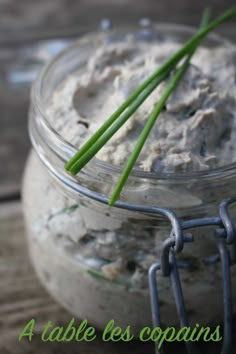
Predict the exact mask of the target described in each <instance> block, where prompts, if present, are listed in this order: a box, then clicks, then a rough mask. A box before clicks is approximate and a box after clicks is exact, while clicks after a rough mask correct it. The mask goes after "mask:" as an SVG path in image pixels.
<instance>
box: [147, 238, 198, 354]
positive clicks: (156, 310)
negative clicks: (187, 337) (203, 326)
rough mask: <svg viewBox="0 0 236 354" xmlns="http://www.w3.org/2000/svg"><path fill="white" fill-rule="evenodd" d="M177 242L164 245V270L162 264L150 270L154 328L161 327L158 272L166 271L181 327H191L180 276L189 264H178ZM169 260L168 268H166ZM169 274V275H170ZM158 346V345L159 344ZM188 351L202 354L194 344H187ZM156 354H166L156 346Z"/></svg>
mask: <svg viewBox="0 0 236 354" xmlns="http://www.w3.org/2000/svg"><path fill="white" fill-rule="evenodd" d="M184 240H185V242H191V241H192V237H191V236H190V235H185V236H184ZM174 245H175V241H174V239H173V237H170V238H169V239H168V240H166V242H165V243H164V247H163V255H162V264H163V265H164V269H162V267H161V265H160V263H156V264H153V265H152V266H151V267H150V269H149V288H150V297H151V309H152V318H153V325H154V327H161V319H160V306H159V298H158V286H157V270H160V269H161V270H162V271H163V270H164V272H165V273H166V276H169V277H170V283H171V287H172V290H173V294H174V299H175V303H176V310H177V314H178V317H179V319H180V326H181V327H189V322H188V317H187V312H186V308H185V302H184V296H183V290H182V285H181V280H180V276H179V269H178V268H186V266H188V264H186V263H185V262H179V263H178V264H177V261H176V257H175V250H174ZM167 259H168V267H166V264H167ZM168 273H169V274H168ZM157 344H158V343H157ZM186 349H187V352H188V354H200V352H199V351H198V349H197V348H196V346H195V344H194V343H192V342H186ZM156 354H164V351H163V349H161V348H160V349H158V345H156Z"/></svg>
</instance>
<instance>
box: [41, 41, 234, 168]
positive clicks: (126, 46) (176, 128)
mask: <svg viewBox="0 0 236 354" xmlns="http://www.w3.org/2000/svg"><path fill="white" fill-rule="evenodd" d="M180 47H181V43H178V42H176V41H173V39H171V38H169V37H168V36H167V37H166V38H165V37H164V36H160V38H159V40H158V39H156V40H155V41H154V42H148V41H147V42H145V41H143V42H140V41H139V42H137V41H135V36H131V35H127V36H126V37H125V39H123V41H122V42H119V41H118V42H116V43H107V42H106V41H104V42H102V43H99V45H98V46H97V47H96V46H95V48H94V52H93V54H92V55H91V56H90V57H89V59H88V62H87V63H86V66H85V67H83V68H81V69H80V70H78V71H77V72H74V73H73V75H69V76H68V77H67V78H66V79H65V80H64V81H63V83H61V84H60V85H59V87H58V89H57V90H56V91H55V93H54V95H53V97H52V99H51V101H50V102H49V104H48V108H47V117H48V120H49V122H50V124H51V126H52V127H53V128H54V129H55V130H56V131H57V132H58V133H59V134H60V135H61V136H62V137H63V138H64V139H65V140H67V141H69V142H71V143H72V144H73V145H74V146H75V147H76V148H79V147H80V146H81V144H83V142H85V141H86V140H87V139H88V138H89V137H90V136H91V135H92V133H94V132H95V131H96V130H97V129H98V128H99V127H100V126H101V124H102V123H103V122H104V121H105V120H106V119H107V118H108V117H109V116H110V115H111V114H112V113H113V112H114V111H115V110H116V109H117V108H118V107H119V106H120V105H121V104H122V103H123V102H124V101H125V100H126V99H127V98H128V96H129V95H130V94H131V93H132V92H133V91H134V89H135V88H136V87H137V86H138V85H139V84H141V83H142V82H143V81H144V80H145V79H146V78H147V77H148V76H149V75H150V74H152V73H153V72H154V71H155V70H156V69H157V68H158V67H160V65H161V64H163V63H164V62H165V61H166V60H167V59H168V58H169V57H170V56H171V55H172V54H174V53H175V52H176V51H177V50H178V49H179V48H180ZM235 61H236V52H235V50H233V49H232V48H231V47H224V46H218V47H216V48H209V49H208V48H207V47H203V46H201V47H200V48H199V49H198V50H197V52H196V54H195V55H194V57H193V59H192V64H191V65H190V68H188V70H187V72H186V74H185V76H184V78H183V79H182V80H181V82H180V83H179V85H178V88H177V89H176V91H175V92H174V93H173V94H172V95H171V97H170V99H169V101H168V103H167V104H166V107H165V109H164V111H163V112H162V113H161V114H160V117H159V119H158V121H157V122H156V124H155V126H154V128H153V131H152V133H151V135H150V136H149V138H148V140H147V142H146V143H145V145H144V148H143V150H142V153H141V155H140V158H139V160H138V163H137V166H136V168H137V169H141V170H143V171H147V172H150V171H151V172H186V171H188V172H189V171H190V172H192V171H201V170H207V169H211V168H214V167H218V166H221V165H225V164H227V163H230V162H233V161H235V159H236V158H235V148H234V141H235V138H236V119H235V115H236V81H235V79H236V66H235ZM169 80H170V78H167V79H166V80H165V81H164V82H163V83H162V84H161V85H160V86H159V87H158V88H157V89H156V90H154V92H153V93H152V94H151V95H150V96H149V97H148V99H147V100H146V101H145V102H144V103H143V104H142V105H141V107H140V108H139V109H138V111H137V112H135V113H134V115H133V116H132V117H131V118H130V119H129V120H128V122H126V124H125V125H124V126H123V127H122V128H121V129H120V130H119V131H118V132H117V133H116V134H115V135H114V137H112V139H111V140H110V142H108V143H107V144H106V145H105V146H104V147H103V148H102V150H101V151H100V152H99V153H98V155H97V157H98V158H99V159H101V160H103V161H105V162H108V163H111V164H114V165H123V164H124V163H125V162H126V160H127V157H128V156H129V155H130V154H131V152H132V150H133V148H134V144H135V142H136V141H137V138H138V136H139V135H140V133H141V131H142V129H143V127H144V125H145V123H146V121H147V119H148V117H149V116H150V114H151V112H152V110H153V108H154V106H155V105H156V103H157V102H158V101H159V100H160V98H161V94H162V93H163V89H164V87H165V86H166V84H167V82H168V81H169Z"/></svg>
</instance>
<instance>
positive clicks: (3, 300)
mask: <svg viewBox="0 0 236 354" xmlns="http://www.w3.org/2000/svg"><path fill="white" fill-rule="evenodd" d="M0 255H1V257H0V285H1V288H0V289H1V291H0V353H1V354H31V353H32V354H42V353H44V354H65V353H70V354H78V353H83V354H108V353H110V354H121V353H124V352H127V353H136V354H147V353H148V354H154V351H153V344H152V343H142V342H140V341H132V342H130V343H111V342H108V343H104V342H102V341H101V339H100V337H101V334H100V333H99V332H98V339H97V340H96V341H95V342H91V343H86V342H81V343H75V342H71V343H43V342H41V340H40V333H41V331H42V329H43V326H44V325H45V324H46V323H47V322H48V321H49V320H50V321H52V323H54V324H55V325H63V326H64V327H65V326H66V325H67V324H68V322H69V321H70V320H71V318H72V315H70V314H69V313H67V312H66V311H65V310H64V309H62V308H61V307H60V306H59V305H58V304H57V303H56V302H55V301H54V300H53V299H52V298H51V297H50V296H49V295H48V294H47V293H46V291H45V290H44V289H43V287H42V286H41V285H40V283H39V281H38V279H37V277H36V275H35V273H34V269H33V267H32V266H31V263H30V260H29V256H28V251H27V244H26V238H25V234H24V226H23V219H22V213H21V205H20V203H15V202H12V203H5V204H4V203H2V204H0ZM32 318H34V319H35V320H36V327H35V328H36V331H35V335H34V337H33V340H32V342H31V343H29V342H28V341H27V340H23V341H22V342H19V341H18V336H19V333H20V332H21V330H22V329H23V327H24V325H25V324H26V323H27V322H28V321H29V320H31V319H32ZM77 323H79V320H78V321H77ZM234 348H236V338H235V343H234ZM173 352H174V353H175V354H184V350H183V348H182V347H181V346H179V345H178V346H176V345H173V344H172V346H170V347H168V350H167V354H173ZM201 353H202V354H216V353H217V354H218V353H219V346H218V345H215V346H214V345H213V346H212V345H211V344H207V345H206V346H204V347H201Z"/></svg>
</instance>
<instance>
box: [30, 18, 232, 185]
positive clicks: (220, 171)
mask: <svg viewBox="0 0 236 354" xmlns="http://www.w3.org/2000/svg"><path fill="white" fill-rule="evenodd" d="M152 25H153V24H152ZM154 26H155V30H158V29H159V30H162V31H163V30H165V29H170V30H177V31H179V32H185V33H186V34H187V33H188V34H191V33H196V31H197V29H196V28H194V27H191V26H186V25H179V24H169V23H158V24H154ZM136 27H137V26H136ZM134 28H135V27H134V26H126V27H122V31H124V30H125V31H128V30H129V29H132V30H133V29H134ZM152 28H154V27H152ZM118 30H120V28H119V27H116V28H115V29H114V30H109V33H111V32H112V31H113V32H117V31H118ZM101 33H102V31H101ZM96 35H97V33H95V32H92V33H88V34H87V35H85V36H82V37H81V38H80V39H78V40H77V41H76V42H75V43H73V44H72V45H69V47H67V48H66V49H64V50H63V51H62V52H61V53H59V54H58V55H57V56H56V57H55V58H54V59H53V60H51V61H50V62H49V63H48V64H47V65H45V67H44V68H43V69H42V70H41V72H40V73H39V76H38V78H37V80H36V81H35V83H34V84H33V87H32V91H31V94H32V100H33V101H34V104H35V105H36V107H37V109H38V111H39V113H40V116H41V119H42V121H43V124H44V125H45V126H46V127H47V130H48V131H50V133H51V134H53V135H54V137H55V138H56V139H57V141H58V142H60V143H61V144H62V145H63V146H64V152H65V151H66V152H67V155H68V158H70V157H71V156H72V155H73V154H74V153H75V152H76V151H77V150H78V149H77V148H76V147H74V146H73V145H72V144H71V143H69V142H68V141H66V140H65V139H64V138H63V137H62V136H61V135H60V134H59V133H58V132H57V131H56V130H55V129H54V128H53V127H52V126H51V125H50V123H49V121H48V119H47V112H46V110H45V107H44V105H43V102H42V96H41V92H42V87H43V83H44V80H45V77H46V75H47V73H48V72H49V71H50V70H51V69H52V68H53V67H54V66H55V65H56V64H57V63H58V62H59V61H60V60H61V59H63V57H64V56H65V55H66V54H67V53H68V52H69V51H72V50H73V49H75V48H78V47H79V46H80V44H81V42H82V41H83V40H84V38H85V37H86V38H87V39H88V38H89V37H91V36H96ZM207 40H213V41H215V42H218V43H221V44H223V45H227V46H228V47H230V48H231V49H233V50H236V45H235V44H234V43H232V42H231V41H229V40H228V39H225V38H224V37H222V36H221V35H219V34H216V33H211V34H210V35H209V36H208V37H207V38H206V41H207ZM62 159H63V160H64V162H66V161H67V159H65V157H62ZM94 166H96V168H97V169H98V170H99V171H104V172H106V173H112V174H120V173H121V171H122V166H119V165H114V164H111V163H107V162H104V161H102V160H100V159H98V158H96V157H95V158H94ZM235 171H236V162H233V163H229V164H226V165H222V166H219V167H216V168H212V169H207V170H202V171H191V172H181V173H176V172H146V171H142V170H140V169H137V168H135V169H133V171H132V173H131V176H130V177H132V178H141V179H148V180H155V181H160V180H167V181H169V182H171V183H174V182H175V181H178V182H182V183H184V182H186V181H187V182H189V180H191V179H196V178H198V179H204V180H205V179H208V178H216V177H223V176H224V174H226V175H228V174H229V173H232V172H235ZM73 179H74V181H76V177H73Z"/></svg>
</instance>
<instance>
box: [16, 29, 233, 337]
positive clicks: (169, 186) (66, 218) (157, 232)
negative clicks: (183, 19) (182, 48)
mask: <svg viewBox="0 0 236 354" xmlns="http://www.w3.org/2000/svg"><path fill="white" fill-rule="evenodd" d="M194 32H195V30H194V29H191V28H188V27H183V26H174V25H160V24H159V25H152V27H151V28H144V29H143V28H137V27H130V28H122V29H116V30H115V31H110V32H107V33H97V34H91V35H87V36H85V37H84V38H82V39H80V40H79V41H77V42H76V43H75V44H73V45H72V46H71V47H70V48H69V49H66V50H65V51H64V52H63V53H62V54H60V55H59V56H57V57H56V58H55V59H54V60H53V61H52V62H50V63H49V64H48V65H47V66H46V67H45V68H44V69H43V71H42V72H41V74H40V76H39V77H38V79H37V80H36V82H35V84H34V86H33V88H32V97H31V108H30V119H29V132H30V137H31V141H32V144H33V147H34V150H32V152H31V153H30V156H29V158H28V161H27V165H26V169H25V174H24V180H23V191H22V196H23V206H24V217H25V223H26V230H27V235H28V243H29V248H30V255H31V258H32V262H33V264H34V266H35V269H36V271H37V274H38V276H39V278H40V280H41V282H42V283H43V285H44V286H45V287H46V288H47V289H48V291H49V292H50V293H51V294H52V296H53V297H55V299H57V300H58V301H59V302H60V303H61V304H62V305H63V306H65V307H66V308H67V309H68V310H69V311H70V312H71V313H72V314H73V315H75V316H78V317H79V318H86V319H88V321H89V322H90V323H91V324H93V325H95V326H97V327H98V328H101V329H102V328H104V326H105V325H106V324H107V322H108V321H109V320H111V319H114V320H115V321H116V323H117V324H118V325H120V326H122V327H125V326H127V325H131V328H132V331H133V333H135V334H137V333H138V331H139V330H140V328H142V327H144V326H146V325H148V326H151V310H150V300H149V290H148V276H147V273H148V269H149V267H150V266H151V265H152V264H153V263H154V262H157V261H158V260H159V259H160V252H161V247H162V243H163V241H164V240H165V239H166V238H167V237H168V236H169V233H170V231H171V225H170V222H169V221H168V220H167V219H165V218H164V217H161V216H160V215H156V214H155V213H147V212H144V211H142V212H141V211H138V210H136V211H130V210H127V208H126V204H125V203H131V204H132V205H134V206H140V207H141V208H143V207H148V208H150V207H157V206H158V207H168V208H170V209H172V210H173V211H174V212H175V213H176V214H177V216H178V217H180V218H182V219H184V220H187V219H191V218H193V217H194V218H195V217H202V216H212V215H217V213H218V210H217V206H218V203H219V202H220V201H221V200H222V199H223V198H227V197H230V196H231V195H232V193H234V190H235V188H236V164H235V163H232V164H231V165H227V166H223V167H220V168H217V169H214V170H208V171H203V172H193V173H182V174H176V173H168V174H167V173H159V174H158V173H147V172H141V171H138V170H134V171H133V173H132V175H131V176H130V178H129V180H128V182H127V184H126V186H125V188H124V191H123V193H122V195H121V202H119V203H118V204H117V205H116V206H115V207H108V205H107V204H106V203H107V196H108V195H110V192H111V191H112V188H113V186H114V183H115V181H117V179H118V177H119V175H120V172H121V168H120V167H118V166H113V165H110V164H107V163H104V162H102V161H100V160H98V159H96V158H94V159H93V160H92V161H91V162H90V163H89V164H88V165H87V166H86V167H85V168H84V169H83V171H82V172H81V173H80V174H79V176H76V177H72V176H71V175H69V174H68V173H66V172H65V170H64V164H65V162H66V161H67V160H68V159H69V157H71V156H72V155H73V154H74V152H75V151H76V149H75V147H74V146H72V145H71V144H70V143H69V142H68V141H65V140H64V139H63V138H62V137H61V136H59V135H58V133H57V132H56V131H55V130H54V129H53V127H52V126H50V124H49V122H48V119H47V114H46V107H47V105H48V104H49V102H50V99H51V97H52V94H53V92H54V91H55V90H56V88H57V87H58V85H59V84H60V83H61V82H62V81H63V80H64V79H65V78H66V77H67V76H68V75H72V74H73V73H74V72H76V70H78V68H83V66H84V65H85V63H86V60H87V58H88V57H89V56H90V55H92V54H93V51H94V49H95V48H96V45H97V43H98V41H105V42H106V43H110V42H115V41H117V42H119V41H122V40H123V38H124V37H125V36H126V35H127V34H129V36H134V38H135V39H136V40H137V41H156V40H157V39H158V40H159V39H160V38H161V37H162V36H163V37H165V36H170V37H171V38H174V39H176V40H177V41H179V42H184V41H185V40H186V39H187V38H189V36H190V35H192V34H193V33H194ZM204 45H205V46H207V47H216V46H219V45H224V46H229V47H232V45H231V44H230V43H228V42H227V41H225V40H223V39H221V38H220V37H218V36H216V35H211V36H210V37H209V38H208V39H207V40H206V41H205V42H204ZM231 212H232V214H233V215H234V214H235V212H236V210H235V209H232V210H231ZM193 234H195V235H196V237H195V241H194V242H193V243H191V244H188V245H185V248H184V250H183V252H182V254H181V256H180V257H181V258H182V259H184V260H185V261H188V262H189V264H190V265H191V266H190V267H187V268H186V269H183V270H181V275H182V281H183V287H184V295H185V298H186V303H187V309H188V312H189V315H190V320H191V322H192V323H202V324H204V325H206V324H208V323H211V324H212V323H215V322H219V321H220V320H221V319H222V303H221V300H222V299H221V295H220V294H221V293H222V291H221V288H222V284H221V272H220V266H219V265H217V264H215V265H212V266H208V267H206V265H204V263H203V259H204V258H205V257H208V256H210V255H212V254H214V253H216V245H215V238H214V230H212V229H210V228H208V229H201V230H197V231H196V230H195V231H194V230H193ZM232 271H233V283H234V290H236V289H235V287H236V281H235V277H236V268H235V266H233V267H232ZM159 284H160V294H159V296H160V305H161V311H162V316H163V317H162V322H163V325H167V326H168V325H177V315H176V311H175V304H174V300H173V297H172V296H171V292H170V289H169V284H168V281H167V280H166V279H165V278H164V277H162V276H161V275H160V279H159ZM235 293H236V292H235ZM215 294H219V295H218V296H217V297H216V296H215ZM235 300H236V299H235ZM206 308H207V311H206Z"/></svg>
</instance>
